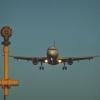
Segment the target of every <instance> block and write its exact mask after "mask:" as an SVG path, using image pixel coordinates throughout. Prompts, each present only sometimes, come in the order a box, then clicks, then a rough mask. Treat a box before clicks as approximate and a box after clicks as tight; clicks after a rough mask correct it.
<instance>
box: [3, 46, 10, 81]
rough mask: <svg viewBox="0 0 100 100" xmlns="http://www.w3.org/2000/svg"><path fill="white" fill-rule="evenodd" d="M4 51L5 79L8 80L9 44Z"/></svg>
mask: <svg viewBox="0 0 100 100" xmlns="http://www.w3.org/2000/svg"><path fill="white" fill-rule="evenodd" d="M3 52H4V79H5V80H8V79H9V77H8V76H9V68H8V67H9V65H8V64H9V61H8V52H9V51H8V46H5V45H4V48H3Z"/></svg>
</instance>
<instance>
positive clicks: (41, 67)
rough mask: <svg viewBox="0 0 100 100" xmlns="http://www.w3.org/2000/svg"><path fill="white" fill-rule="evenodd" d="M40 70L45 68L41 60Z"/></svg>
mask: <svg viewBox="0 0 100 100" xmlns="http://www.w3.org/2000/svg"><path fill="white" fill-rule="evenodd" d="M39 70H44V67H43V66H42V62H41V66H40V67H39Z"/></svg>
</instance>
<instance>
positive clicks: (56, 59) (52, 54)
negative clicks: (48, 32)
mask: <svg viewBox="0 0 100 100" xmlns="http://www.w3.org/2000/svg"><path fill="white" fill-rule="evenodd" d="M9 57H12V58H14V59H16V60H26V61H32V63H33V64H34V65H37V64H38V63H40V64H41V66H40V67H39V69H40V70H44V67H43V63H45V64H50V65H58V64H61V63H62V64H63V65H64V66H63V67H62V70H67V66H66V63H67V64H68V65H72V64H73V62H75V61H80V60H91V59H94V58H95V57H99V56H85V57H60V56H59V52H58V49H57V48H56V47H55V43H54V46H50V47H49V48H48V49H47V55H46V56H44V57H22V56H9Z"/></svg>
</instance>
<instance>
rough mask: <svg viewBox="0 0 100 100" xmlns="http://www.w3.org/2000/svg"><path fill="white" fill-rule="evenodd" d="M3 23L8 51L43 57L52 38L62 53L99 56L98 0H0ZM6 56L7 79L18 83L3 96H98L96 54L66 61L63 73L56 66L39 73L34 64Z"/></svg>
mask: <svg viewBox="0 0 100 100" xmlns="http://www.w3.org/2000/svg"><path fill="white" fill-rule="evenodd" d="M5 25H9V26H10V27H11V28H12V29H13V36H12V37H11V39H10V41H11V45H10V46H9V49H10V51H9V53H10V55H17V56H29V57H34V56H37V57H38V56H39V57H41V56H46V50H47V48H48V47H49V46H51V45H53V41H54V40H55V42H56V47H57V48H58V50H59V54H60V55H61V56H64V57H73V56H76V57H80V56H94V55H100V0H0V28H2V27H3V26H5ZM2 41H3V39H2V38H1V37H0V42H2ZM2 47H3V46H2V45H0V54H3V51H2ZM9 60H10V61H9V71H10V73H9V76H10V79H17V80H20V85H19V87H12V88H11V89H10V90H9V96H8V97H7V100H100V58H95V59H93V60H91V61H90V62H89V61H80V62H79V63H78V62H75V63H74V64H73V65H71V66H69V65H67V66H68V70H67V71H63V70H62V66H63V65H62V64H61V65H56V66H51V65H44V67H45V70H44V71H40V70H38V69H39V66H40V64H39V65H37V66H35V65H33V64H32V63H31V62H25V61H21V62H17V61H16V60H13V59H11V58H10V59H9ZM2 78H3V56H0V79H2ZM0 100H3V91H2V89H1V88H0Z"/></svg>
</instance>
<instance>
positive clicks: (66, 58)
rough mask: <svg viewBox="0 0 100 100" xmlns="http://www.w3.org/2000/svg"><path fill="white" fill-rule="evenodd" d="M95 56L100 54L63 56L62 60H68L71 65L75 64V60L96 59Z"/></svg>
mask: <svg viewBox="0 0 100 100" xmlns="http://www.w3.org/2000/svg"><path fill="white" fill-rule="evenodd" d="M95 57H100V56H86V57H63V58H61V60H62V62H63V63H65V62H67V63H68V64H69V65H71V64H73V62H74V61H81V60H91V59H94V58H95Z"/></svg>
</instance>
